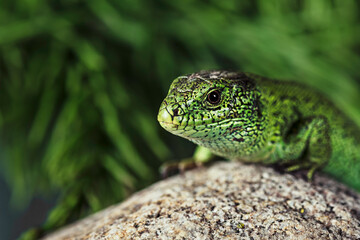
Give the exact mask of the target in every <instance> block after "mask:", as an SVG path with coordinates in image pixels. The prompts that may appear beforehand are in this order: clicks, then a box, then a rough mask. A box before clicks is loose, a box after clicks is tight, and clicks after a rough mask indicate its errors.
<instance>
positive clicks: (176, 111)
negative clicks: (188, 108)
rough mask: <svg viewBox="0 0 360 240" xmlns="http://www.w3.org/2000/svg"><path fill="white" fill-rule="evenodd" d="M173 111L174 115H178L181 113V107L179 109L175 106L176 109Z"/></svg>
mask: <svg viewBox="0 0 360 240" xmlns="http://www.w3.org/2000/svg"><path fill="white" fill-rule="evenodd" d="M173 113H174V116H178V115H179V109H178V108H175V109H174V111H173Z"/></svg>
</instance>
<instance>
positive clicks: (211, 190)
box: [45, 162, 360, 239]
mask: <svg viewBox="0 0 360 240" xmlns="http://www.w3.org/2000/svg"><path fill="white" fill-rule="evenodd" d="M248 238H252V239H359V238H360V195H359V194H357V193H354V192H353V191H350V190H348V189H347V188H346V187H344V186H342V185H340V184H338V183H336V182H334V181H332V180H329V179H328V178H326V177H323V176H320V174H317V175H316V176H315V179H314V181H313V182H312V183H309V182H307V181H304V180H302V179H301V178H299V177H295V176H292V175H289V174H280V173H278V172H276V171H274V170H273V169H272V168H266V167H261V166H256V165H244V164H242V163H236V162H221V163H217V164H214V165H213V166H211V167H209V168H203V169H196V170H193V171H189V172H187V173H185V174H184V175H179V176H175V177H172V178H169V179H167V180H164V181H161V182H159V183H156V184H154V185H152V186H151V187H149V188H147V189H145V190H143V191H141V192H139V193H136V194H134V195H133V196H132V197H131V198H129V199H128V200H126V201H125V202H123V203H121V204H118V205H115V206H112V207H109V208H107V209H105V210H103V211H101V212H99V213H97V214H94V215H92V216H90V217H88V218H86V219H83V220H81V221H79V222H77V223H74V224H72V225H70V226H68V227H65V228H63V229H61V230H59V231H57V232H55V233H53V234H51V235H49V236H48V237H46V238H45V239H248Z"/></svg>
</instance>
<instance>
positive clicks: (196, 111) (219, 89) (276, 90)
mask: <svg viewBox="0 0 360 240" xmlns="http://www.w3.org/2000/svg"><path fill="white" fill-rule="evenodd" d="M158 120H159V122H160V124H161V126H162V127H163V128H165V129H166V130H167V131H169V132H171V133H173V134H175V135H178V136H181V137H184V138H186V139H188V140H190V141H192V142H194V143H196V144H198V145H200V146H202V147H205V148H207V149H208V150H210V151H211V152H212V153H214V154H215V155H219V156H223V157H225V158H228V159H231V160H240V161H245V162H262V163H267V164H271V163H280V164H286V165H287V166H289V167H288V168H287V170H289V171H291V170H298V169H303V168H306V169H309V172H308V177H309V178H311V177H312V175H313V173H314V171H315V170H317V169H323V171H324V172H326V173H328V174H330V175H332V176H333V177H335V178H336V179H338V180H340V181H342V182H344V183H345V184H347V185H349V186H351V187H353V188H355V189H357V190H358V191H360V129H359V128H358V126H356V124H354V122H353V121H352V120H350V119H349V118H348V117H347V116H346V115H345V114H344V113H342V111H340V109H339V108H337V107H336V106H335V105H334V104H333V103H332V102H331V101H330V100H328V99H327V98H326V97H324V96H323V95H322V94H320V93H318V92H316V91H314V90H313V89H311V88H309V87H306V86H304V85H302V84H299V83H295V82H284V81H277V80H272V79H267V78H263V77H260V76H257V75H254V74H250V73H241V72H239V73H237V72H227V71H203V72H199V73H194V74H191V75H187V76H181V77H178V78H177V79H175V80H174V82H173V83H172V85H171V86H170V89H169V93H168V95H167V97H166V98H165V99H164V101H163V103H162V105H161V107H160V110H159V114H158Z"/></svg>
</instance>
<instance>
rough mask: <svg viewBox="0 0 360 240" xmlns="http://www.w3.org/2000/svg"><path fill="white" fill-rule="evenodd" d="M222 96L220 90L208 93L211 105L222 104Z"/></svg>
mask: <svg viewBox="0 0 360 240" xmlns="http://www.w3.org/2000/svg"><path fill="white" fill-rule="evenodd" d="M220 99H221V95H220V92H219V91H218V90H214V91H211V92H209V93H208V95H207V101H208V102H209V103H211V104H218V103H219V102H220Z"/></svg>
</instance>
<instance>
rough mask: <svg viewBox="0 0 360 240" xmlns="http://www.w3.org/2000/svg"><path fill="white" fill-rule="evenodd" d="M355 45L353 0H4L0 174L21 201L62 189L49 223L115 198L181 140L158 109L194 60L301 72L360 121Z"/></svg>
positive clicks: (199, 65) (359, 25)
mask: <svg viewBox="0 0 360 240" xmlns="http://www.w3.org/2000/svg"><path fill="white" fill-rule="evenodd" d="M359 51H360V4H359V1H356V0H347V1H343V0H333V1H329V0H316V1H314V0H304V1H295V0H294V1H293V0H292V1H289V0H276V1H268V0H257V1H254V0H246V1H245V0H244V1H238V0H228V1H218V0H207V1H191V0H185V1H165V0H158V1H149V0H89V1H81V0H64V1H54V0H53V1H44V0H19V1H11V0H3V1H2V2H1V3H0V81H1V82H0V127H1V131H0V147H1V157H2V158H3V159H4V160H3V161H2V162H1V164H2V166H1V167H2V169H3V171H2V174H3V175H4V176H5V177H6V179H7V181H8V183H9V185H10V186H11V188H12V190H13V200H14V203H17V204H20V205H21V204H26V203H27V202H28V201H29V199H31V197H32V196H34V195H35V194H52V193H54V192H60V197H59V204H58V205H57V207H56V208H55V209H54V210H53V211H52V213H51V214H50V215H49V219H48V222H47V225H46V226H45V228H47V229H52V228H55V227H58V226H61V225H63V224H64V223H66V222H68V221H71V220H74V219H77V218H79V217H80V216H83V215H85V214H88V213H90V212H92V211H96V210H99V209H102V208H104V207H105V206H108V205H110V204H113V203H115V202H118V201H120V200H122V199H124V198H125V197H126V196H128V195H129V194H130V193H131V192H133V191H135V190H138V189H140V188H142V187H144V186H146V185H148V184H150V183H152V182H153V181H155V180H156V179H157V177H158V168H159V166H160V165H161V163H162V162H163V161H165V160H169V159H171V158H176V157H175V156H178V154H179V153H180V152H181V151H180V150H181V149H184V146H189V145H185V144H186V143H185V141H183V140H178V139H177V138H172V137H171V136H169V135H170V134H168V133H165V131H163V130H161V129H160V127H159V125H158V124H157V121H156V115H157V110H158V107H159V105H160V103H161V100H162V99H163V97H164V96H165V95H166V91H167V89H168V87H169V85H170V83H171V80H172V79H174V78H175V77H177V76H178V75H181V74H186V73H191V72H194V71H199V70H202V69H230V70H240V71H248V72H254V73H258V74H261V75H264V76H268V77H273V78H285V79H296V80H299V81H302V82H305V83H307V84H310V85H312V86H313V87H315V88H317V89H319V90H320V91H322V92H324V93H325V94H327V95H329V96H330V97H331V98H332V99H333V100H334V101H335V102H336V103H337V104H338V105H339V106H340V107H341V108H343V109H344V111H345V112H347V113H348V114H349V115H350V116H351V117H353V118H354V120H355V121H357V123H360V111H359V109H360V96H359V84H358V82H359V80H360V71H359V66H360V57H359ZM165 143H166V144H165ZM172 153H175V154H172Z"/></svg>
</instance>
